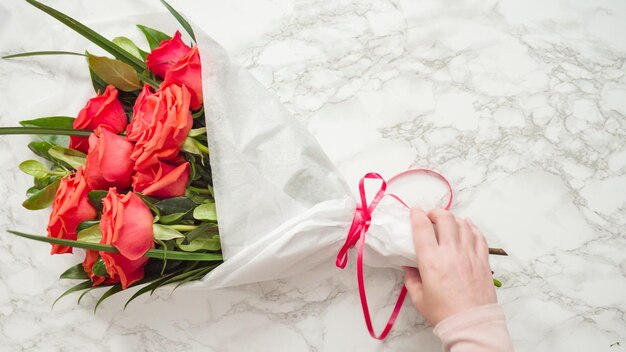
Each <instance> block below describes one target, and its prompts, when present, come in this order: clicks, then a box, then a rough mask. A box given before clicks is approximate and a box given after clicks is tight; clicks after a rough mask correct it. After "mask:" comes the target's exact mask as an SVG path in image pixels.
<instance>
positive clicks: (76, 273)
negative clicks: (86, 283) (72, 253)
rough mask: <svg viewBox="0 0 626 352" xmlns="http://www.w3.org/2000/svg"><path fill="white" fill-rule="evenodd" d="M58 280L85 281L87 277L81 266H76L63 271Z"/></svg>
mask: <svg viewBox="0 0 626 352" xmlns="http://www.w3.org/2000/svg"><path fill="white" fill-rule="evenodd" d="M59 278H60V279H73V280H87V279H89V275H87V273H86V272H85V269H84V268H83V264H76V265H74V266H72V267H70V268H69V269H67V270H65V271H64V272H63V274H61V276H60V277H59Z"/></svg>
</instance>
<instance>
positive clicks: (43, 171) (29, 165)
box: [19, 160, 51, 178]
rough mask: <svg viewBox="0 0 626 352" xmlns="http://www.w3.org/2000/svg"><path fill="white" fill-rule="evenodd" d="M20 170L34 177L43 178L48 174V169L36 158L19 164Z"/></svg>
mask: <svg viewBox="0 0 626 352" xmlns="http://www.w3.org/2000/svg"><path fill="white" fill-rule="evenodd" d="M19 168H20V170H22V172H24V173H25V174H27V175H31V176H33V177H35V178H44V177H46V176H48V175H49V174H50V172H51V171H50V170H48V168H47V167H45V166H44V165H43V164H42V163H40V162H39V161H37V160H26V161H24V162H22V163H21V164H20V166H19Z"/></svg>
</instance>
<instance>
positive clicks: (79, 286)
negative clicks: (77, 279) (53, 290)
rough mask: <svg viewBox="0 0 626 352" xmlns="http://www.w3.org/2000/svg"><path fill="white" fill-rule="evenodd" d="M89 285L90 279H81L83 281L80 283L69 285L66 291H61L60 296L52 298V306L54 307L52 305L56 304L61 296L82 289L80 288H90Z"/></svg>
mask: <svg viewBox="0 0 626 352" xmlns="http://www.w3.org/2000/svg"><path fill="white" fill-rule="evenodd" d="M90 287H92V283H91V281H90V280H87V281H83V282H81V283H80V284H78V285H75V286H72V287H70V288H69V289H68V290H67V291H65V292H63V293H62V294H61V295H60V296H59V297H58V298H57V299H56V300H54V302H53V303H52V308H54V305H55V304H57V302H58V301H59V300H60V299H61V298H63V297H65V296H67V295H69V294H70V293H72V292H77V291H82V290H86V289H88V288H90Z"/></svg>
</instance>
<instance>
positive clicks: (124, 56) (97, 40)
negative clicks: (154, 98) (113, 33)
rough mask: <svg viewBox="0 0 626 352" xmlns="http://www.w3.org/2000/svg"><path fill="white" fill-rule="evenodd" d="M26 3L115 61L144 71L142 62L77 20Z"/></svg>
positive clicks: (50, 9) (28, 0) (34, 4)
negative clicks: (75, 33)
mask: <svg viewBox="0 0 626 352" xmlns="http://www.w3.org/2000/svg"><path fill="white" fill-rule="evenodd" d="M26 2H28V3H29V4H31V5H33V6H35V7H36V8H38V9H40V10H42V11H43V12H45V13H47V14H48V15H50V16H52V17H54V18H56V19H57V20H59V21H60V22H61V23H63V24H65V25H66V26H68V27H70V28H71V29H73V30H75V31H76V32H78V33H79V34H80V35H82V36H83V37H85V38H87V39H88V40H90V41H91V42H92V43H94V44H96V45H98V46H99V47H101V48H102V49H104V50H106V51H107V52H109V53H110V54H112V55H113V56H115V57H116V58H117V59H119V60H121V61H123V62H125V63H127V64H129V65H131V66H132V67H133V68H134V69H136V70H138V71H143V70H145V69H146V64H145V63H143V61H141V60H139V59H137V58H136V57H134V56H133V55H132V54H130V53H128V52H127V51H126V50H124V49H122V48H120V47H119V46H118V45H116V44H115V43H113V42H111V41H110V40H108V39H106V38H105V37H103V36H101V35H100V34H98V33H97V32H96V31H94V30H92V29H91V28H89V27H87V26H85V25H84V24H82V23H80V22H78V21H77V20H75V19H73V18H71V17H69V16H67V15H65V14H63V13H62V12H59V11H57V10H55V9H53V8H51V7H49V6H46V5H44V4H42V3H40V2H38V1H35V0H26Z"/></svg>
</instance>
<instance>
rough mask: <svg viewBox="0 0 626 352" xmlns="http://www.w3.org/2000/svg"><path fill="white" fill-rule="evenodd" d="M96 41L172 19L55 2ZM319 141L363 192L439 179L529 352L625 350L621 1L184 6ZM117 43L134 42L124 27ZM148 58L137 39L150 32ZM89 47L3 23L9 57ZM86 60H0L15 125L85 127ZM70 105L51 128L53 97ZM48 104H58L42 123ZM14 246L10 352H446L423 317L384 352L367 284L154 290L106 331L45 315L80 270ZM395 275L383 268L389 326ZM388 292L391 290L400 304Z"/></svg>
mask: <svg viewBox="0 0 626 352" xmlns="http://www.w3.org/2000/svg"><path fill="white" fill-rule="evenodd" d="M46 3H48V4H50V5H52V6H55V7H58V8H60V9H61V10H63V11H66V12H68V13H71V14H72V15H73V16H75V17H77V18H79V19H81V20H84V21H85V22H87V23H94V24H97V23H98V22H102V21H111V20H112V19H115V18H116V17H117V16H118V15H119V16H123V15H136V14H142V13H147V12H152V11H163V10H162V8H161V7H160V6H159V4H158V1H145V0H144V1H141V2H139V1H133V2H123V1H119V0H116V1H110V2H100V3H96V2H80V1H77V0H72V1H60V0H55V1H48V2H46ZM172 4H173V5H175V6H176V7H177V8H179V9H181V10H182V11H184V12H185V13H187V14H188V15H189V16H190V17H191V19H192V20H193V21H194V22H196V23H198V24H199V25H200V26H201V27H202V29H203V30H205V31H207V32H208V33H209V34H210V35H211V36H212V37H214V38H215V39H217V40H218V41H219V42H221V43H222V45H224V46H225V47H226V48H227V49H228V50H229V51H230V52H231V54H232V55H233V57H235V58H236V59H237V60H238V61H239V62H241V63H242V64H243V65H244V66H246V67H247V68H248V69H249V70H250V71H251V72H252V73H253V74H254V75H255V77H257V78H258V79H259V81H261V82H262V83H263V84H264V85H265V86H266V87H267V88H268V89H270V90H271V91H272V92H274V93H275V94H276V95H277V96H279V97H280V99H281V101H282V102H283V103H284V104H285V106H286V107H287V108H288V109H289V110H290V111H292V112H293V113H294V114H295V116H297V118H298V119H299V120H300V121H301V122H302V123H304V124H305V125H306V126H307V127H308V128H309V130H310V131H311V132H312V133H313V134H314V135H315V136H316V137H317V138H318V139H319V141H320V143H321V144H322V146H323V147H324V149H325V150H326V151H327V152H328V154H329V155H330V157H331V159H332V160H333V161H335V162H336V163H337V165H338V166H339V169H340V170H341V171H342V173H343V174H344V175H345V176H346V177H347V179H348V181H349V182H351V184H353V185H354V187H355V188H356V185H357V181H358V179H359V178H360V177H362V176H363V175H364V174H365V173H366V172H369V171H376V172H379V173H381V174H382V175H383V176H386V177H390V176H392V175H394V174H395V173H397V172H400V171H403V170H405V169H407V168H409V167H429V168H434V169H437V170H440V171H441V172H443V173H444V174H445V175H446V176H447V177H449V179H450V180H451V182H452V184H453V187H454V189H455V192H456V194H455V196H456V199H455V203H454V209H455V210H456V211H457V212H458V213H459V214H461V215H462V216H469V217H472V218H473V219H474V220H475V222H476V223H478V225H479V227H481V228H482V229H483V232H485V234H486V236H487V237H488V239H489V242H490V243H491V244H492V245H493V246H501V247H504V248H506V249H507V250H508V251H509V253H510V254H511V256H510V257H509V258H494V259H493V260H492V266H493V268H494V271H495V272H496V277H498V278H499V279H500V280H501V281H503V282H504V287H503V288H501V289H498V296H499V300H500V302H501V303H502V304H503V305H504V307H505V310H506V312H507V314H508V319H509V327H510V330H511V335H512V337H513V340H514V346H515V347H516V350H517V351H550V352H552V351H568V352H569V351H594V352H595V351H607V352H613V351H626V318H625V312H626V254H625V253H626V235H625V233H626V119H625V115H626V75H625V70H626V37H625V36H624V35H623V33H626V2H623V1H537V0H533V1H523V2H522V1H505V0H502V1H463V2H456V1H434V0H427V1H409V0H396V1H332V2H330V1H322V0H308V1H305V0H298V1H283V0H280V1H277V0H274V1H272V0H261V1H252V0H247V1H246V0H236V1H229V2H224V1H202V2H199V1H196V2H192V1H189V0H179V1H174V0H172ZM106 34H107V35H109V36H111V37H112V36H115V35H128V36H131V35H130V34H128V33H123V32H122V33H120V32H118V31H116V28H107V29H106ZM133 36H134V37H137V38H138V34H133ZM85 47H89V48H92V47H91V46H88V44H87V43H86V42H85V41H84V40H82V39H80V38H78V37H77V35H75V34H74V33H72V32H70V31H69V30H67V29H64V28H63V27H62V26H61V25H59V24H57V23H55V22H54V21H53V20H51V19H49V18H47V17H46V16H45V15H44V14H42V13H40V12H38V11H37V10H35V9H34V8H32V7H30V6H28V5H26V4H25V3H23V2H21V1H17V0H9V1H4V2H3V3H2V4H0V53H9V52H17V51H27V50H55V49H61V50H78V51H80V50H83V49H84V48H85ZM77 62H80V61H76V58H69V57H64V58H45V59H44V58H37V59H22V60H13V61H10V62H9V61H6V60H2V61H0V124H1V125H3V126H4V125H15V124H16V123H17V121H18V120H20V119H22V118H26V117H27V116H23V112H24V111H29V112H36V113H39V114H40V116H44V115H49V114H52V113H59V114H69V115H74V114H76V113H77V112H78V110H79V109H80V107H81V105H82V103H83V102H84V101H85V100H86V99H87V98H88V97H89V96H90V95H91V94H92V93H91V91H90V90H89V89H90V87H89V86H88V84H86V83H85V82H86V81H85V80H86V79H87V75H86V72H85V70H84V67H83V68H80V69H78V68H76V65H77ZM58 91H64V92H65V91H66V92H67V93H68V95H70V96H71V99H68V101H63V102H59V103H58V104H56V105H57V111H39V110H37V103H38V102H41V101H42V100H44V99H45V98H46V97H48V96H50V95H51V93H50V92H54V93H57V92H58ZM46 106H49V103H47V104H46ZM27 141H28V138H27V137H10V138H8V137H0V150H2V151H3V153H2V154H0V164H1V165H3V168H2V170H0V180H1V182H0V194H2V197H1V198H0V229H6V228H19V229H23V230H25V231H30V232H36V233H41V232H42V231H43V229H44V228H45V223H46V220H47V213H46V212H36V213H32V212H29V211H27V210H25V209H22V208H21V207H20V205H19V204H20V203H21V202H22V200H23V194H24V192H25V190H26V189H27V188H28V183H29V182H30V181H29V179H28V177H27V176H25V175H23V174H21V173H20V172H19V171H17V165H18V164H19V162H20V161H21V160H24V159H27V158H30V157H31V156H30V155H29V152H28V151H27V150H26V148H25V145H26V143H27ZM47 253H48V248H47V247H46V246H45V245H42V244H39V243H32V242H28V241H25V240H21V239H14V238H9V237H7V236H6V235H4V236H2V237H0V278H1V280H0V350H2V351H4V350H6V351H19V350H36V351H74V350H85V349H86V350H89V351H92V350H93V351H97V350H116V351H141V350H146V351H158V350H167V351H190V350H198V351H200V350H202V351H242V350H253V351H354V350H360V351H380V350H383V351H439V350H440V349H441V348H440V346H439V343H438V341H437V340H436V338H434V337H433V336H432V334H431V329H430V328H429V327H428V326H427V324H425V323H424V321H423V320H422V319H421V318H420V317H419V316H418V315H417V313H415V312H414V311H413V310H412V308H411V307H410V306H409V305H408V302H407V304H406V305H405V309H404V310H403V312H402V313H401V316H400V318H399V321H398V323H397V325H396V327H395V328H394V331H393V332H392V334H391V336H390V337H389V338H388V340H387V341H386V342H384V343H380V342H377V341H374V340H372V339H371V338H369V336H368V335H367V332H366V329H365V326H364V323H363V319H362V316H361V311H360V306H359V302H358V294H357V291H356V279H355V277H354V266H349V267H348V268H347V269H346V270H345V271H338V270H337V269H335V268H334V266H333V264H334V263H328V265H327V266H326V267H323V268H320V269H319V270H318V271H316V272H312V273H310V275H308V276H306V277H298V278H294V279H290V280H284V281H280V282H265V283H260V284H254V285H247V286H243V287H237V288H231V289H223V290H215V291H206V292H203V291H194V290H187V289H184V288H182V289H179V290H177V291H176V292H175V293H174V294H171V295H170V292H171V291H170V290H169V289H166V290H161V291H158V292H157V293H156V294H155V295H154V296H152V297H150V298H141V299H138V300H137V302H134V304H131V305H130V306H129V308H128V309H127V310H126V311H122V310H121V306H122V305H123V302H124V301H125V299H127V298H128V296H129V295H128V294H127V293H124V294H120V295H119V296H113V297H112V298H111V299H110V300H108V301H107V302H106V303H104V304H103V306H102V308H101V309H100V310H99V312H98V313H97V315H94V314H93V313H92V310H91V309H90V308H89V307H91V306H93V304H94V303H95V300H96V298H95V296H93V295H88V296H87V297H86V298H85V301H84V302H83V303H82V304H81V306H76V305H75V298H72V297H70V298H69V299H66V300H63V301H61V302H59V303H58V304H57V306H55V309H54V310H52V311H51V310H50V305H51V303H52V301H53V300H54V298H56V296H58V294H60V293H61V292H63V291H64V290H65V289H66V288H67V287H69V285H70V283H68V282H59V281H58V280H56V277H57V276H58V275H59V274H60V273H61V272H62V271H63V270H64V269H65V268H66V267H67V266H69V265H71V264H73V263H76V262H78V261H79V260H80V259H79V258H76V257H71V256H55V257H51V256H49V255H47ZM400 278H401V275H400V273H399V272H394V271H386V270H374V269H371V270H368V273H367V287H368V294H369V295H370V301H371V302H370V304H371V305H372V306H373V307H374V309H375V312H376V313H375V314H374V319H375V321H376V322H377V326H378V327H379V328H380V327H382V325H383V321H384V320H385V319H386V317H387V315H388V312H389V311H390V309H391V307H392V305H393V302H394V300H395V295H396V294H397V291H398V288H399V285H400ZM390 292H392V293H391V294H390Z"/></svg>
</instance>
